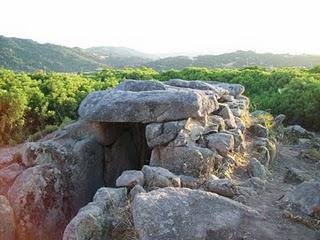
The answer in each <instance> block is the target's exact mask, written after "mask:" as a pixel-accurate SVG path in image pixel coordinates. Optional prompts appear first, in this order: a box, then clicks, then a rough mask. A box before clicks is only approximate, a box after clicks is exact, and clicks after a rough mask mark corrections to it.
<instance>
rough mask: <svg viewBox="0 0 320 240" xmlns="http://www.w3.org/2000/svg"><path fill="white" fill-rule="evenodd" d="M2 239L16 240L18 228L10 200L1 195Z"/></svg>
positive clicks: (0, 236) (0, 231)
mask: <svg viewBox="0 0 320 240" xmlns="http://www.w3.org/2000/svg"><path fill="white" fill-rule="evenodd" d="M0 219H1V223H0V239H2V240H15V239H16V238H15V231H16V226H15V222H14V214H13V210H12V208H11V206H10V203H9V201H8V199H7V198H6V197H5V196H2V195H0Z"/></svg>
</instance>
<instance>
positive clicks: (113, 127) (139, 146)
mask: <svg viewBox="0 0 320 240" xmlns="http://www.w3.org/2000/svg"><path fill="white" fill-rule="evenodd" d="M145 128H146V125H145V124H141V123H108V126H107V127H106V134H110V135H113V136H114V137H113V138H114V141H113V143H112V144H111V145H108V146H106V150H105V161H104V163H105V164H104V168H105V169H104V181H105V185H106V186H114V185H115V182H116V179H117V178H118V177H119V176H120V175H121V173H122V172H123V171H125V170H140V169H141V168H142V166H143V165H145V164H149V161H150V157H151V149H150V148H149V147H148V145H147V141H146V137H145Z"/></svg>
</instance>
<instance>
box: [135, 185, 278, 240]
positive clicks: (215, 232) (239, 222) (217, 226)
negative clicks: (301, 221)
mask: <svg viewBox="0 0 320 240" xmlns="http://www.w3.org/2000/svg"><path fill="white" fill-rule="evenodd" d="M132 211H133V220H134V227H135V229H136V231H137V232H138V233H139V238H140V239H144V240H171V239H172V240H177V239H183V240H207V239H219V240H222V239H233V240H236V239H244V238H245V237H246V236H248V235H253V236H254V238H251V239H265V240H266V239H268V240H269V239H273V238H271V237H270V235H269V233H267V232H266V231H264V227H265V226H264V225H263V224H262V223H263V220H262V218H261V216H260V215H259V214H258V213H257V212H256V211H255V210H253V209H251V208H249V207H247V206H245V205H242V204H240V203H238V202H236V201H233V200H230V199H228V198H225V197H222V196H219V195H217V194H214V193H209V192H205V191H201V190H191V189H187V188H182V189H176V188H164V189H158V190H154V191H151V192H148V193H141V194H138V195H137V196H136V198H135V199H134V201H133V204H132ZM261 226H264V227H261Z"/></svg>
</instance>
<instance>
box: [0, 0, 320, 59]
mask: <svg viewBox="0 0 320 240" xmlns="http://www.w3.org/2000/svg"><path fill="white" fill-rule="evenodd" d="M0 35H4V36H8V37H20V38H28V39H33V40H35V41H38V42H40V43H48V42H49V43H55V44H60V45H65V46H69V47H75V46H78V47H83V48H86V47H92V46H123V47H129V48H134V49H137V50H140V51H143V52H147V53H157V54H159V53H166V54H168V53H185V52H188V53H215V54H218V53H225V52H232V51H236V50H253V51H256V52H272V53H291V54H302V53H306V54H320V1H319V0H1V2H0Z"/></svg>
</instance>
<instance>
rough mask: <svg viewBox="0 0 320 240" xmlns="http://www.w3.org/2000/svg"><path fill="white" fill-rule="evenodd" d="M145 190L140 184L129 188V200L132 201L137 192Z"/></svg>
mask: <svg viewBox="0 0 320 240" xmlns="http://www.w3.org/2000/svg"><path fill="white" fill-rule="evenodd" d="M145 192H146V190H144V188H143V187H142V186H140V185H135V186H134V188H132V189H131V191H130V193H129V196H130V200H131V201H133V199H134V198H135V197H136V196H137V194H139V193H145Z"/></svg>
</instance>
